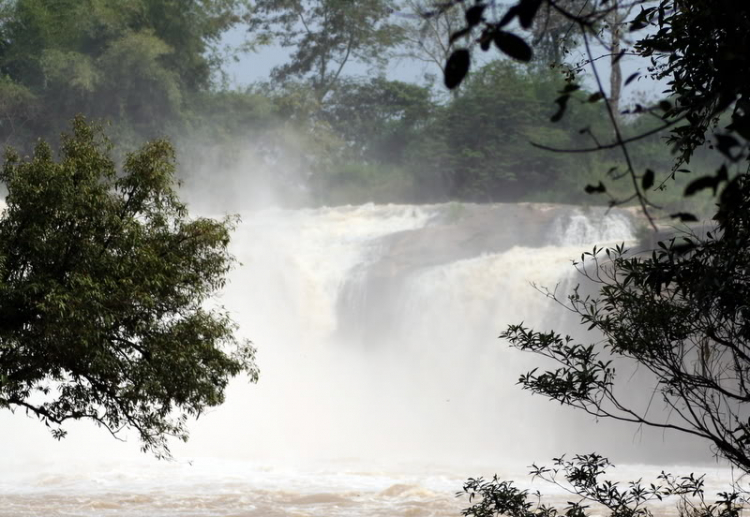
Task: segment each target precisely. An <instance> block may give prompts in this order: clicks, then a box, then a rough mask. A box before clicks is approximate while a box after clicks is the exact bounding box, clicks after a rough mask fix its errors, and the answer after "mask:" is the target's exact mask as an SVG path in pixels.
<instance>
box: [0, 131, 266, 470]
mask: <svg viewBox="0 0 750 517" xmlns="http://www.w3.org/2000/svg"><path fill="white" fill-rule="evenodd" d="M110 150H111V146H110V144H109V143H108V142H107V140H106V139H105V138H104V137H103V136H102V133H101V132H100V131H99V130H98V129H96V128H95V127H93V126H90V125H88V124H87V123H86V121H85V120H84V119H83V118H81V117H79V118H76V120H75V121H74V122H73V131H72V133H71V134H68V135H64V136H63V139H62V147H61V151H60V160H59V161H56V160H55V159H54V158H53V155H52V150H51V149H50V147H49V146H48V145H47V144H46V143H44V142H41V143H39V144H38V145H37V147H36V150H35V152H34V155H33V157H31V158H28V159H21V158H20V157H19V156H18V155H17V154H16V153H15V152H13V151H12V150H10V151H8V153H7V155H6V159H5V164H4V166H3V169H2V173H0V180H1V181H3V183H4V184H5V185H6V187H7V189H8V196H7V198H6V203H7V208H6V210H5V212H3V215H2V217H1V218H0V408H6V409H11V410H16V409H22V410H25V411H26V412H27V413H29V414H32V415H35V416H36V417H38V418H39V419H40V420H41V421H42V422H44V423H45V424H46V425H48V426H50V427H52V433H53V435H54V436H55V437H57V438H61V437H63V436H64V435H65V431H64V430H63V429H62V427H61V426H62V425H63V424H64V423H65V422H66V421H68V420H77V419H90V420H93V421H94V422H96V423H97V424H98V425H100V426H102V427H104V428H106V429H107V430H108V431H109V432H110V433H112V434H113V435H115V436H118V435H119V434H120V433H121V432H122V431H123V430H125V429H133V430H135V431H136V432H137V433H138V435H139V437H140V440H141V441H142V444H143V449H144V450H149V451H152V452H153V453H155V454H156V455H157V456H159V457H163V456H168V455H169V447H168V443H167V438H168V437H170V436H173V437H177V438H179V439H183V440H186V439H187V437H188V432H187V429H186V424H187V419H188V417H189V416H198V415H200V414H201V413H202V412H203V411H204V410H205V409H206V408H207V407H210V406H216V405H218V404H221V403H222V402H223V400H224V390H225V388H226V386H227V382H228V380H229V378H230V377H233V376H235V375H237V374H239V373H241V372H245V373H247V375H248V376H249V377H250V379H251V380H253V381H255V380H256V379H257V376H258V371H257V369H256V367H255V364H254V354H255V351H254V349H253V347H252V346H251V345H250V343H249V342H248V341H245V340H242V339H239V338H237V337H236V336H235V330H236V325H235V324H234V323H233V322H232V321H231V320H230V318H229V316H228V314H227V313H226V312H225V311H224V310H223V309H221V308H210V307H209V305H208V302H209V300H210V297H211V296H212V295H213V294H214V293H215V292H216V291H217V290H218V289H220V288H221V287H222V286H223V285H224V283H225V275H226V273H227V272H228V271H229V269H230V268H231V267H232V264H233V259H232V257H231V256H230V255H229V253H228V250H227V246H228V244H229V233H230V231H231V229H232V225H233V220H232V219H226V220H223V221H216V220H212V219H202V218H199V219H190V218H188V214H187V209H186V207H185V205H184V204H182V203H181V202H180V201H179V199H178V197H177V194H176V192H175V191H174V187H173V185H174V178H173V176H174V170H175V166H174V161H175V157H174V153H173V150H172V147H171V146H170V144H169V143H167V142H165V141H153V142H151V143H148V144H146V145H145V146H144V147H143V148H141V149H140V150H139V151H138V152H135V153H133V154H130V155H129V156H128V157H127V159H126V160H125V163H124V166H123V170H122V173H121V174H118V172H117V171H116V169H115V164H114V163H113V161H112V159H111V158H110V156H109V154H108V153H109V151H110Z"/></svg>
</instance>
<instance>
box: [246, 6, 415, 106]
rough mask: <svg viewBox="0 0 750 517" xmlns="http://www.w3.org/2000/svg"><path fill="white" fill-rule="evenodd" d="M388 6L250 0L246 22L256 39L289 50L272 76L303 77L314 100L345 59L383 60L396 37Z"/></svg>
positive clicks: (334, 79)
mask: <svg viewBox="0 0 750 517" xmlns="http://www.w3.org/2000/svg"><path fill="white" fill-rule="evenodd" d="M392 11H393V4H392V2H391V1H390V0H320V1H318V0H315V1H313V0H292V1H289V0H256V1H255V3H254V9H253V12H252V14H251V16H250V18H249V21H248V25H249V30H250V31H251V32H252V33H254V34H256V37H257V38H258V39H259V40H260V41H273V42H276V43H278V44H279V45H281V46H282V47H285V48H290V47H292V48H294V49H295V50H294V52H293V53H292V55H291V58H290V61H289V62H288V63H286V64H284V65H281V66H279V67H276V68H275V69H274V71H273V72H272V77H273V79H274V80H276V81H280V82H285V81H287V80H289V79H301V78H305V79H308V80H309V83H310V85H311V86H312V88H313V90H314V92H315V97H316V98H317V100H318V101H319V102H320V101H322V100H323V98H324V97H325V96H326V94H327V93H328V92H329V91H331V89H332V88H333V87H334V86H335V84H336V82H337V81H338V79H339V77H341V73H342V72H343V70H344V67H345V66H346V65H347V64H349V63H352V62H358V63H361V64H365V65H374V66H381V65H383V64H385V62H386V59H387V57H388V52H389V50H390V49H391V48H392V47H393V46H394V45H396V44H397V43H398V42H399V41H400V29H399V28H398V27H397V26H396V25H394V24H393V23H391V22H390V21H389V16H390V14H391V12H392Z"/></svg>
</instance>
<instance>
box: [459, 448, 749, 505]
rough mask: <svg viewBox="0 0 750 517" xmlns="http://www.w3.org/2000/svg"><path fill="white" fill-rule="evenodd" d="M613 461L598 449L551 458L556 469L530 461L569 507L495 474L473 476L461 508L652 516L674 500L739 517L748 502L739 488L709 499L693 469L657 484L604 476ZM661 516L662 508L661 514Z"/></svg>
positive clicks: (535, 472) (667, 476)
mask: <svg viewBox="0 0 750 517" xmlns="http://www.w3.org/2000/svg"><path fill="white" fill-rule="evenodd" d="M610 467H613V465H612V464H611V463H609V461H608V460H607V458H604V457H602V456H599V455H598V454H587V455H580V456H575V457H574V458H573V459H572V460H568V459H566V458H565V457H564V456H561V457H559V458H555V459H554V460H553V466H552V468H547V467H543V466H537V465H532V466H531V472H530V475H531V476H532V478H534V479H540V480H542V481H545V482H547V483H550V484H552V485H555V486H556V487H557V488H559V489H562V490H563V491H564V492H565V494H566V497H567V498H568V499H569V500H568V502H567V503H566V506H565V507H564V508H562V509H559V510H558V509H557V508H555V507H554V506H552V505H547V504H543V503H542V501H541V499H542V496H541V494H540V493H539V492H536V493H534V494H530V493H529V491H528V490H521V489H519V488H518V487H516V486H514V485H513V483H512V482H508V481H501V480H499V479H498V478H497V476H495V477H494V478H493V479H492V480H491V481H485V480H484V479H482V478H471V479H469V480H468V481H467V482H466V483H465V484H464V487H463V492H459V493H458V494H457V495H458V496H462V495H466V496H468V498H469V502H470V503H474V504H473V505H472V506H470V507H469V508H466V509H464V510H463V511H462V512H461V513H462V515H464V516H466V517H498V516H501V515H505V516H508V517H557V516H558V515H566V516H570V517H585V516H588V515H601V514H602V513H601V512H602V511H604V512H606V514H608V515H610V516H611V517H653V515H654V514H655V513H654V511H653V509H652V508H653V505H654V504H660V505H661V504H664V503H665V502H666V501H671V500H674V501H675V505H676V506H677V511H678V514H679V515H681V516H684V517H737V516H739V515H740V512H741V510H742V508H743V506H744V504H746V502H747V501H746V497H745V496H744V495H743V494H740V493H739V492H738V491H737V490H736V489H733V490H732V491H730V492H723V493H720V494H718V497H719V500H718V501H717V502H716V503H714V504H710V503H707V502H706V493H705V488H704V478H703V476H700V477H696V476H695V475H693V474H689V475H688V476H682V477H676V476H673V475H672V474H668V473H666V472H664V471H662V473H661V474H660V475H659V476H658V478H657V480H656V483H650V484H648V485H645V484H643V481H642V480H637V481H631V482H629V483H627V484H625V485H623V484H622V483H619V482H616V481H610V480H607V479H602V478H603V476H604V475H605V474H606V473H607V470H608V469H609V468H610ZM657 515H658V513H657Z"/></svg>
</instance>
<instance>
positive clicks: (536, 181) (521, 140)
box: [0, 0, 710, 212]
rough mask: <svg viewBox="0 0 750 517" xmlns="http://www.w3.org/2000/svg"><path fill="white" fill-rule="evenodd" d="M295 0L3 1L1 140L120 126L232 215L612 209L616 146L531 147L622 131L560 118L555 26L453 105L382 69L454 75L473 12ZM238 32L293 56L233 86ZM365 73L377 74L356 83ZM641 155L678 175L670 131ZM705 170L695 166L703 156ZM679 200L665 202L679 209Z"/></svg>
mask: <svg viewBox="0 0 750 517" xmlns="http://www.w3.org/2000/svg"><path fill="white" fill-rule="evenodd" d="M296 4H299V6H300V7H299V8H300V9H303V8H304V9H305V11H304V13H302V11H300V12H299V13H292V14H293V16H290V14H289V12H288V9H287V7H285V4H284V2H279V1H277V0H262V1H256V2H254V3H252V4H251V3H249V2H245V1H243V0H213V1H197V0H195V1H193V0H191V1H187V2H176V1H170V0H120V1H117V2H115V1H111V0H84V1H77V0H55V1H45V0H5V1H0V143H2V144H3V145H4V146H13V147H14V148H16V149H18V150H19V151H21V152H22V153H26V154H28V153H30V151H31V149H32V148H33V145H34V144H35V142H36V141H37V139H39V138H43V139H46V140H48V141H52V142H55V141H57V139H58V138H59V135H60V133H61V132H62V131H65V130H67V129H68V127H69V125H70V121H71V119H72V118H73V117H74V116H75V115H77V114H83V115H85V116H86V117H88V118H89V119H91V120H95V121H98V122H101V123H103V124H105V125H107V133H108V134H109V135H110V137H111V138H112V140H113V141H115V142H116V143H117V144H118V147H120V148H124V149H135V148H136V147H137V146H138V145H140V144H141V143H142V142H143V141H144V140H148V139H152V138H155V137H160V136H167V137H169V138H170V139H171V140H172V141H173V142H175V144H176V147H177V150H178V161H179V162H180V172H179V174H180V176H181V177H182V179H183V180H184V181H185V183H186V184H187V185H188V186H189V187H191V188H193V189H196V188H197V189H198V190H199V191H200V190H201V189H205V190H204V192H205V193H206V194H208V196H209V197H216V198H225V199H228V200H229V201H228V202H227V203H224V205H223V206H224V207H226V208H228V209H230V210H238V209H241V208H245V207H246V206H248V205H258V204H260V205H263V204H284V205H286V206H319V205H339V204H357V203H363V202H369V201H374V202H410V203H428V202H443V201H448V200H455V201H467V202H518V201H542V202H565V203H597V202H605V201H606V200H604V199H597V198H593V197H591V196H589V195H587V194H586V193H585V192H584V188H583V187H584V186H585V185H588V184H596V183H597V182H598V181H599V180H600V179H601V178H602V177H604V176H605V175H606V173H607V171H612V170H613V168H614V167H615V166H616V165H617V164H618V163H619V155H618V150H617V149H613V150H611V152H606V151H605V152H599V153H595V154H593V153H588V154H567V153H552V152H547V151H542V150H539V149H535V148H534V147H532V146H531V142H537V143H543V144H546V145H550V146H554V147H560V148H578V147H587V146H590V145H591V143H592V137H591V135H592V134H594V135H600V136H602V135H603V137H605V139H606V136H607V135H608V134H609V133H610V132H611V128H610V126H609V124H608V122H607V120H606V119H605V117H604V107H603V102H601V101H599V100H597V99H596V98H595V97H592V96H591V93H590V92H586V91H582V90H581V91H577V92H574V94H573V96H572V102H570V104H569V109H568V113H567V114H566V116H565V117H564V118H563V119H562V120H560V121H558V122H556V123H553V122H552V121H550V117H551V116H552V115H553V114H554V112H555V111H556V106H555V104H554V99H556V98H557V97H558V96H559V92H560V90H561V88H562V87H563V86H564V79H565V77H564V75H565V73H567V72H569V68H568V67H559V66H554V63H556V62H557V61H558V60H560V58H561V57H560V56H559V55H558V54H559V49H560V48H562V41H561V39H560V38H562V37H563V36H564V34H563V35H562V36H561V35H560V33H561V31H558V33H557V34H558V39H555V38H554V37H549V35H550V34H552V35H553V36H554V34H555V31H554V30H550V29H549V27H550V22H549V21H547V22H546V23H547V27H546V33H545V34H547V35H548V40H543V41H540V42H538V48H539V49H540V50H539V51H538V52H537V56H538V57H537V58H536V59H535V61H533V62H532V63H531V64H529V65H526V64H520V63H517V62H515V61H513V60H511V59H508V58H499V57H497V56H496V59H494V60H491V61H486V62H485V63H484V64H482V65H481V66H478V67H476V69H475V70H473V71H472V72H471V73H470V75H469V77H468V78H467V80H466V81H465V82H464V84H462V86H461V88H459V89H457V90H454V91H453V92H451V94H450V95H449V94H447V93H446V92H445V90H444V89H443V88H442V85H440V84H438V85H437V86H436V85H434V84H430V83H429V82H425V83H424V84H413V83H406V82H401V81H395V80H389V79H388V78H386V75H385V67H386V65H387V62H388V59H389V58H395V57H399V58H405V59H412V60H414V62H415V63H418V62H433V63H434V65H435V72H436V74H435V75H436V76H437V75H441V74H442V71H441V70H440V69H439V68H438V67H441V66H442V63H443V62H444V57H445V55H447V53H448V45H447V42H445V41H444V40H445V39H447V38H448V36H449V35H450V34H451V32H450V24H451V23H454V24H455V25H460V23H459V22H461V20H458V21H457V20H451V19H448V18H446V19H442V20H440V19H436V20H427V21H425V20H423V19H421V18H420V17H418V16H411V17H409V16H398V14H401V13H414V12H417V11H418V9H419V4H418V2H414V1H413V0H403V1H402V2H401V3H399V4H398V5H397V4H395V3H393V2H389V1H386V0H357V1H356V2H349V3H348V6H347V8H346V9H343V8H342V6H341V5H339V4H340V2H336V1H333V0H327V1H323V2H296ZM355 4H356V5H355ZM396 9H398V10H396ZM303 14H304V16H303ZM431 23H434V24H436V26H434V27H432V26H430V25H429V24H431ZM441 23H442V24H443V25H439V24H441ZM426 24H427V25H426ZM229 30H244V31H246V32H247V39H246V41H245V45H244V46H243V47H242V48H240V49H234V52H252V51H253V50H254V49H257V48H259V47H261V46H262V45H265V44H270V43H273V44H276V45H281V46H283V47H286V48H288V49H289V50H290V58H289V61H288V62H287V63H285V64H281V65H279V66H278V67H277V68H276V69H274V71H273V72H272V74H271V76H270V77H269V78H268V80H267V81H264V82H260V83H256V84H252V85H250V86H247V87H243V88H242V89H238V88H231V87H229V86H228V83H227V81H226V80H225V75H224V73H223V70H224V66H225V65H226V63H227V62H228V60H229V59H231V58H232V53H231V52H229V51H228V50H227V49H225V48H223V47H222V38H223V36H224V35H225V33H226V32H227V31H229ZM566 44H570V45H574V44H575V42H566ZM441 52H442V53H441ZM356 63H358V64H359V66H358V69H363V67H367V70H368V73H367V74H366V75H359V76H356V75H351V74H349V73H348V70H349V69H350V68H351V65H353V64H356ZM651 115H652V114H650V113H647V114H644V115H639V116H636V115H629V116H627V118H624V123H625V126H626V128H627V131H628V132H630V133H632V134H638V133H640V132H642V131H643V130H644V129H647V128H648V127H650V125H653V124H656V123H658V118H657V120H654V118H653V117H652V116H651ZM631 149H632V153H633V154H634V155H635V156H637V157H638V160H639V163H640V165H641V166H642V167H644V168H651V169H654V170H657V171H659V170H662V171H664V170H668V169H669V168H670V167H671V164H672V156H671V153H670V152H669V148H668V147H667V146H666V145H665V144H664V143H662V141H661V140H660V139H659V137H654V138H651V139H645V140H639V141H638V142H635V143H633V144H632V147H631ZM695 160H696V161H697V162H698V167H700V163H701V160H703V157H702V155H698V156H697V158H696V159H695ZM693 165H695V164H693ZM707 168H708V166H707ZM622 188H623V189H624V190H627V185H623V186H622ZM610 191H612V192H614V193H615V194H616V185H615V190H612V189H610ZM681 192H682V189H681V188H675V189H672V192H671V193H670V190H669V189H668V190H667V191H666V193H665V194H664V195H663V196H662V197H661V199H660V198H659V196H657V197H656V201H659V202H662V204H664V205H665V208H666V209H667V210H668V211H672V212H675V211H682V210H684V206H683V205H684V203H685V202H686V201H685V199H684V198H683V197H682V196H681ZM230 198H231V199H230ZM690 202H691V203H692V204H693V205H692V206H691V209H692V210H698V211H702V209H709V208H710V205H708V203H707V206H705V207H701V206H698V207H697V208H696V206H695V203H696V200H695V198H691V199H690ZM701 202H702V201H700V200H699V201H698V204H700V203H701Z"/></svg>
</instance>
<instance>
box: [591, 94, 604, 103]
mask: <svg viewBox="0 0 750 517" xmlns="http://www.w3.org/2000/svg"><path fill="white" fill-rule="evenodd" d="M603 98H604V95H603V94H602V92H596V93H592V94H591V95H590V96H589V98H588V101H587V102H591V103H594V102H599V101H600V100H602V99H603Z"/></svg>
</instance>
